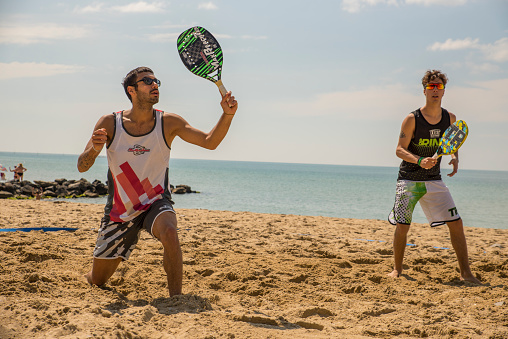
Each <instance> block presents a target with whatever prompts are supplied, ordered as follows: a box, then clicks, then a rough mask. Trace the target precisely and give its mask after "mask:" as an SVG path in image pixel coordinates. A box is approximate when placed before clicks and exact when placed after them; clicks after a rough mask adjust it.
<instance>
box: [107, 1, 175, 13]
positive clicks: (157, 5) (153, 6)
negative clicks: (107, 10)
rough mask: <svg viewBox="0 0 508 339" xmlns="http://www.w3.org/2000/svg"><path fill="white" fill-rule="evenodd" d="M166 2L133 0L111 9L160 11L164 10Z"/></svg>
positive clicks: (120, 10) (125, 11) (137, 11)
mask: <svg viewBox="0 0 508 339" xmlns="http://www.w3.org/2000/svg"><path fill="white" fill-rule="evenodd" d="M164 7H165V6H164V3H162V2H152V3H148V2H145V1H139V2H133V3H130V4H128V5H125V6H116V7H112V8H111V9H113V10H115V11H118V12H121V13H158V12H161V11H164Z"/></svg>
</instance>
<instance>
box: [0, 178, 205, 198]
mask: <svg viewBox="0 0 508 339" xmlns="http://www.w3.org/2000/svg"><path fill="white" fill-rule="evenodd" d="M40 192H42V198H77V197H87V198H97V197H101V196H105V195H107V194H108V186H107V185H106V184H104V183H102V182H101V181H100V180H94V181H93V182H92V183H90V182H89V181H88V180H86V179H80V180H67V179H55V181H42V180H35V181H34V182H33V183H32V182H30V181H27V180H24V181H22V182H18V181H14V180H11V181H6V182H0V199H7V198H16V199H29V198H31V197H34V196H35V195H36V194H37V193H40ZM171 193H173V194H185V193H198V192H196V191H193V190H192V189H191V188H190V186H188V185H176V187H175V186H173V185H171Z"/></svg>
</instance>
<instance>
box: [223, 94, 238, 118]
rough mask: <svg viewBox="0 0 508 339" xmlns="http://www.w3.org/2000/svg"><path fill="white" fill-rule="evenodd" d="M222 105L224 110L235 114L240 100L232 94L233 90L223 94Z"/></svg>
mask: <svg viewBox="0 0 508 339" xmlns="http://www.w3.org/2000/svg"><path fill="white" fill-rule="evenodd" d="M220 105H221V106H222V110H223V112H224V113H226V114H229V115H235V113H236V110H237V109H238V102H237V101H236V100H235V97H234V96H233V95H232V94H231V91H229V92H227V93H226V95H224V96H222V100H221V102H220Z"/></svg>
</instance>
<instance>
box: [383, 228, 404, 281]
mask: <svg viewBox="0 0 508 339" xmlns="http://www.w3.org/2000/svg"><path fill="white" fill-rule="evenodd" d="M408 231H409V225H403V224H397V228H396V229H395V234H394V235H393V259H394V265H393V271H392V273H390V274H388V276H389V277H392V278H397V277H399V276H400V275H401V273H402V262H403V260H404V252H405V250H406V244H407V232H408Z"/></svg>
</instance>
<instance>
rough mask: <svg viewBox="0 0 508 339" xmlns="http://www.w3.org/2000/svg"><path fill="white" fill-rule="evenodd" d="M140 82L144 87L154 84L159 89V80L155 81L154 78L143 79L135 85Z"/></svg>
mask: <svg viewBox="0 0 508 339" xmlns="http://www.w3.org/2000/svg"><path fill="white" fill-rule="evenodd" d="M140 81H143V82H144V83H145V85H148V86H150V85H151V84H153V83H154V82H155V83H156V84H157V86H159V87H160V86H161V81H160V80H159V79H155V78H149V77H144V78H143V79H141V80H138V81H136V83H138V82H140Z"/></svg>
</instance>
